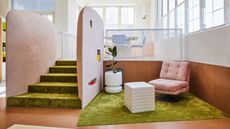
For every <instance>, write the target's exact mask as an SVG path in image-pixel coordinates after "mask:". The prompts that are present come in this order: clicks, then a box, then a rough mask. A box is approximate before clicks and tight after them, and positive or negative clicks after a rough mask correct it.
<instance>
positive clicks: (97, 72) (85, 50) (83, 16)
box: [77, 7, 104, 108]
mask: <svg viewBox="0 0 230 129" xmlns="http://www.w3.org/2000/svg"><path fill="white" fill-rule="evenodd" d="M77 34H78V35H77V73H78V88H79V90H78V91H79V97H80V98H81V100H82V108H84V107H85V106H86V105H87V104H88V103H89V102H90V101H91V100H92V99H93V98H94V97H95V96H96V95H97V94H98V93H99V92H100V91H101V89H102V87H103V51H104V25H103V21H102V19H101V18H100V16H99V15H98V14H97V13H96V12H95V11H94V10H93V9H91V8H89V7H85V8H84V9H82V11H81V12H80V16H79V19H78V30H77Z"/></svg>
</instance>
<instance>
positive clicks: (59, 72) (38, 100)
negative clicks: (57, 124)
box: [7, 60, 81, 109]
mask: <svg viewBox="0 0 230 129" xmlns="http://www.w3.org/2000/svg"><path fill="white" fill-rule="evenodd" d="M7 106H17V107H57V108H77V109H80V108H81V101H80V99H79V97H78V88H77V67H76V61H67V60H66V61H63V60H62V61H56V64H55V66H53V67H50V69H49V73H47V74H44V75H41V77H40V82H38V83H35V84H30V85H29V86H28V93H25V94H22V95H17V96H12V97H8V98H7Z"/></svg>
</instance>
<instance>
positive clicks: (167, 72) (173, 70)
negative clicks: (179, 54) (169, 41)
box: [160, 61, 190, 81]
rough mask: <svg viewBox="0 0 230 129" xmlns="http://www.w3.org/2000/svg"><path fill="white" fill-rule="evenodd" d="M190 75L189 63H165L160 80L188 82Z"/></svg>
mask: <svg viewBox="0 0 230 129" xmlns="http://www.w3.org/2000/svg"><path fill="white" fill-rule="evenodd" d="M189 75H190V65H189V62H177V61H164V62H163V64H162V67H161V73H160V78H164V79H173V80H180V81H188V80H189Z"/></svg>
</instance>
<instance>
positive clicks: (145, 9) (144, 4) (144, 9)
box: [84, 0, 151, 28]
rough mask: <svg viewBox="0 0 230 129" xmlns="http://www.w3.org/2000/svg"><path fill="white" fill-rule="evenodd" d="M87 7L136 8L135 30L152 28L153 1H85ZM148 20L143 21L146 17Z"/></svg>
mask: <svg viewBox="0 0 230 129" xmlns="http://www.w3.org/2000/svg"><path fill="white" fill-rule="evenodd" d="M84 2H85V5H86V6H135V15H136V20H135V23H136V26H135V28H150V27H151V24H150V19H151V12H150V11H151V9H150V7H151V0H84ZM146 14H147V15H148V17H147V19H146V20H144V21H143V20H142V18H143V17H144V15H146Z"/></svg>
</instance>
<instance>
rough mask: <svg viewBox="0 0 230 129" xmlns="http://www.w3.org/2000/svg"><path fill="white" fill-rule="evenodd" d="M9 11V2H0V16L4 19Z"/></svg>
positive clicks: (8, 0) (0, 0) (5, 0)
mask: <svg viewBox="0 0 230 129" xmlns="http://www.w3.org/2000/svg"><path fill="white" fill-rule="evenodd" d="M9 10H10V0H0V16H3V17H6V15H7V13H8V11H9Z"/></svg>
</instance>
